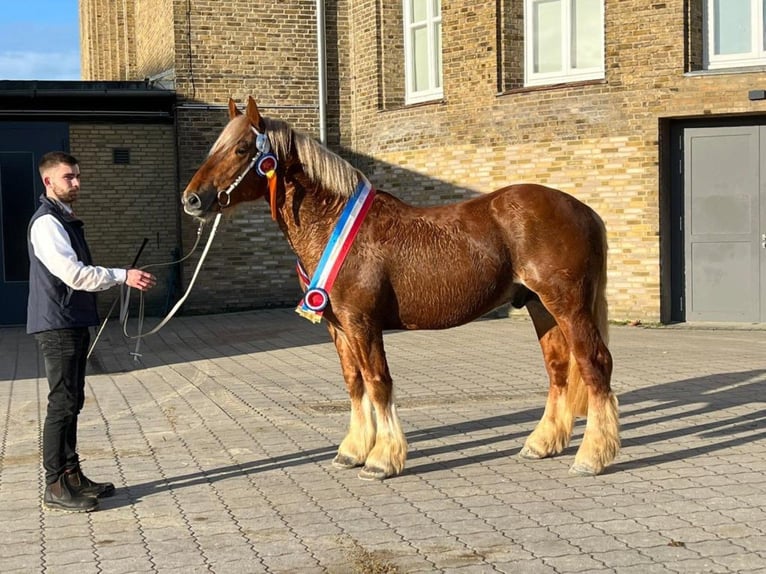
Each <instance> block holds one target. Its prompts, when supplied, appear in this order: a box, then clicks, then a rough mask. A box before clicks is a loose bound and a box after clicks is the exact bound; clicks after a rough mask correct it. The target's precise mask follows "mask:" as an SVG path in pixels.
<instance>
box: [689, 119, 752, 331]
mask: <svg viewBox="0 0 766 574" xmlns="http://www.w3.org/2000/svg"><path fill="white" fill-rule="evenodd" d="M683 225H684V262H685V264H684V275H685V291H686V297H685V302H686V305H685V306H686V309H685V315H686V320H687V321H735V322H755V323H760V322H766V127H764V126H742V127H709V128H688V129H685V130H684V223H683Z"/></svg>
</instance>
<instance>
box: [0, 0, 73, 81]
mask: <svg viewBox="0 0 766 574" xmlns="http://www.w3.org/2000/svg"><path fill="white" fill-rule="evenodd" d="M78 18H79V10H78V7H77V0H0V80H79V79H80V30H79V23H78Z"/></svg>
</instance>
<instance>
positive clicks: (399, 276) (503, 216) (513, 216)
mask: <svg viewBox="0 0 766 574" xmlns="http://www.w3.org/2000/svg"><path fill="white" fill-rule="evenodd" d="M229 117H230V120H229V123H228V124H227V125H226V127H225V128H224V130H223V131H222V132H221V134H220V136H219V137H218V140H217V141H216V142H215V144H214V145H213V147H212V148H211V150H210V153H209V155H208V157H207V159H206V160H205V162H204V163H203V164H202V166H200V168H199V169H198V170H197V172H196V173H195V174H194V177H192V179H191V181H190V182H189V185H188V186H187V187H186V189H185V190H184V192H183V195H182V203H183V206H184V210H185V211H186V213H188V214H189V215H192V216H194V217H196V218H199V219H208V218H211V217H213V216H214V215H215V214H217V213H218V212H221V211H222V210H224V209H227V208H230V207H233V206H234V205H236V204H238V203H240V202H243V201H252V200H256V199H259V198H265V200H266V201H267V202H268V203H269V205H270V208H271V213H272V217H273V218H274V219H275V220H276V222H277V224H278V225H279V227H280V229H281V230H282V232H283V233H284V235H285V238H286V239H287V241H288V243H289V244H290V247H291V248H292V249H293V251H294V252H295V253H296V255H297V256H298V259H299V261H300V263H302V265H303V267H304V268H305V270H306V272H307V274H308V276H309V277H311V276H312V275H313V274H314V273H315V271H316V270H317V266H318V265H319V264H320V263H321V261H320V258H321V257H322V255H323V250H324V249H325V246H326V244H327V243H328V240H331V238H332V236H333V235H334V226H335V224H336V222H337V221H338V219H339V217H341V213H342V212H343V210H344V207H345V206H346V204H347V202H349V200H350V198H351V197H352V196H353V194H354V193H355V188H356V187H357V184H359V183H360V182H366V178H365V177H364V175H363V174H362V173H360V172H359V171H358V170H357V169H355V168H354V167H353V166H351V165H350V164H349V163H348V162H346V161H345V160H343V159H342V158H340V157H339V156H337V155H335V154H334V153H332V152H330V151H328V150H327V149H326V148H324V147H323V146H322V145H320V144H319V143H318V142H317V141H315V140H313V139H311V138H310V137H308V136H306V135H304V134H301V133H298V132H296V131H294V130H293V129H292V128H291V127H290V126H289V125H288V124H287V123H285V122H283V121H280V120H276V119H273V118H268V117H264V116H262V115H261V114H260V112H259V110H258V107H257V106H256V104H255V101H254V100H253V98H252V97H251V98H249V99H248V103H247V111H246V113H245V114H242V113H241V112H240V111H239V110H238V109H237V106H236V104H235V103H234V101H233V100H229ZM264 160H265V164H266V167H265V169H260V168H259V169H252V168H253V166H254V165H259V164H261V163H263V161H264ZM606 255H607V245H606V230H605V227H604V224H603V222H602V220H601V218H600V217H599V216H598V215H597V214H596V213H595V212H594V211H593V210H592V209H591V208H589V207H588V206H586V205H585V204H583V203H581V202H580V201H578V200H577V199H575V198H574V197H572V196H570V195H567V194H565V193H563V192H561V191H557V190H555V189H551V188H548V187H543V186H540V185H532V184H521V185H511V186H508V187H504V188H502V189H499V190H497V191H495V192H493V193H488V194H485V195H481V196H479V197H475V198H471V199H468V200H466V201H462V202H459V203H455V204H452V205H441V206H434V207H413V206H411V205H407V204H405V203H403V202H402V201H400V200H399V199H397V198H396V197H394V196H393V195H389V194H388V193H385V192H382V191H378V192H377V194H376V195H374V199H373V200H372V201H371V203H370V204H369V209H368V211H367V212H366V217H365V218H364V220H363V221H362V222H361V225H360V226H359V228H358V234H357V235H356V239H355V240H354V242H353V244H352V245H351V247H350V249H349V250H348V254H347V256H346V258H345V260H344V261H343V263H342V266H341V267H340V271H339V272H338V273H337V276H336V278H335V282H334V284H333V286H332V290H331V292H330V293H329V304H328V305H327V307H326V308H325V309H324V319H325V320H326V325H327V328H328V330H329V332H330V336H331V337H332V340H333V342H334V343H335V347H336V349H337V352H338V355H339V357H340V363H341V368H342V371H343V377H344V379H345V383H346V387H347V389H348V394H349V396H350V398H351V417H350V423H349V428H348V433H347V435H346V437H345V438H344V439H343V441H342V442H341V444H340V446H339V448H338V453H337V456H335V458H334V460H333V465H334V466H336V467H338V468H354V467H359V466H361V467H362V468H361V470H360V471H359V478H362V479H379V480H380V479H384V478H387V477H390V476H394V475H397V474H399V473H401V472H402V470H403V469H404V465H405V459H406V457H407V441H406V439H405V436H404V432H403V431H402V427H401V424H400V421H399V416H398V414H397V411H396V403H395V401H394V389H393V382H392V379H391V374H390V372H389V369H388V363H387V362H386V354H385V351H384V348H383V332H384V331H385V330H387V329H444V328H447V327H454V326H457V325H461V324H464V323H467V322H469V321H472V320H474V319H476V318H478V317H480V316H482V315H483V314H485V313H487V312H488V311H491V310H492V309H494V308H495V307H498V306H499V305H502V304H505V303H508V302H510V303H511V304H513V305H514V306H515V307H517V308H520V307H522V306H526V308H527V310H528V312H529V314H530V316H531V319H532V322H533V324H534V328H535V331H536V333H537V337H538V339H539V342H540V346H541V347H542V354H543V358H544V360H545V367H546V370H547V372H548V376H549V378H550V386H549V390H548V398H547V402H546V405H545V410H544V412H543V415H542V418H541V420H540V421H539V423H538V424H537V426H536V427H535V429H534V430H533V432H532V433H531V434H530V435H529V437H528V438H527V440H526V443H525V444H524V446H523V448H522V449H521V452H520V453H519V454H520V456H521V457H523V458H528V459H539V458H544V457H549V456H553V455H556V454H559V453H560V452H561V451H562V450H564V448H566V447H567V446H568V444H569V441H570V437H571V435H572V430H573V426H574V420H575V417H576V416H577V415H587V423H586V426H585V432H584V436H583V439H582V444H581V446H580V447H579V449H578V451H577V454H576V455H575V459H574V463H573V464H572V466H571V468H570V473H571V474H575V475H595V474H599V473H600V472H602V471H603V470H604V468H605V467H606V466H607V465H609V464H610V463H611V462H612V461H613V460H614V458H615V456H616V455H617V452H618V450H619V447H620V438H619V423H618V411H617V399H616V397H615V395H614V394H613V392H612V391H611V387H610V378H611V373H612V357H611V355H610V353H609V350H608V349H607V346H606V343H607V304H606V298H605V287H606ZM301 286H302V288H303V289H304V290H305V289H306V280H303V281H301Z"/></svg>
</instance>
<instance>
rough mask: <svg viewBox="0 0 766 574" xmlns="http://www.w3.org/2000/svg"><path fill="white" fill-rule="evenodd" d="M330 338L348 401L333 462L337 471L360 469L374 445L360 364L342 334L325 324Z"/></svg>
mask: <svg viewBox="0 0 766 574" xmlns="http://www.w3.org/2000/svg"><path fill="white" fill-rule="evenodd" d="M327 329H328V330H329V331H330V336H331V337H332V340H333V342H334V343H335V349H336V350H337V351H338V357H339V358H340V366H341V370H342V371H343V379H344V380H345V382H346V389H347V390H348V396H349V398H350V399H351V420H350V421H349V426H348V433H347V434H346V437H345V438H344V439H343V441H342V442H341V443H340V447H338V454H337V455H336V456H335V458H334V459H333V461H332V464H333V466H335V467H336V468H354V467H357V466H362V465H363V464H364V461H365V460H366V459H367V455H368V454H369V453H370V451H371V450H372V447H373V445H374V444H375V417H374V415H373V412H372V405H371V403H370V399H369V398H368V397H367V394H366V393H365V390H364V381H363V379H362V373H361V371H360V370H359V363H358V361H357V360H356V358H355V357H354V354H353V352H352V351H351V347H350V345H349V343H348V340H347V339H346V336H345V334H344V333H343V332H342V331H339V330H338V329H336V328H335V327H333V326H332V325H331V324H329V323H328V324H327Z"/></svg>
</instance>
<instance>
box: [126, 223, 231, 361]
mask: <svg viewBox="0 0 766 574" xmlns="http://www.w3.org/2000/svg"><path fill="white" fill-rule="evenodd" d="M221 215H223V214H222V212H220V211H219V212H218V214H217V215H216V216H215V219H214V220H213V227H212V229H211V230H210V235H208V238H207V243H206V244H205V249H203V250H202V255H200V258H199V261H197V267H196V269H194V275H192V278H191V281H189V285H188V286H187V287H186V292H185V293H184V294H183V296H182V297H181V298H180V299H179V300H178V301H176V304H175V305H173V308H172V309H171V310H170V311H169V312H168V314H167V315H166V316H165V318H164V319H163V320H162V321H160V323H159V324H158V325H157V326H156V327H154V328H153V329H152V330H151V331H148V332H146V333H142V332H141V331H142V329H143V324H144V309H145V306H144V293H143V291H141V292H140V295H139V308H138V332H137V334H135V335H129V334H128V308H129V306H130V290H131V288H130V287H127V288H125V289H124V290H123V292H122V293H121V296H122V300H121V305H120V322H121V323H122V333H123V335H125V337H127V338H128V339H136V349H135V351H134V352H133V353H131V355H132V356H133V360H135V361H138V359H139V358H140V357H141V353H140V352H139V350H140V347H141V339H143V338H144V337H147V336H149V335H153V334H155V333H157V332H158V331H159V330H160V329H162V328H163V327H164V326H165V325H166V324H167V322H168V321H170V319H172V318H173V315H175V314H176V312H177V311H178V309H180V308H181V305H183V304H184V302H185V301H186V299H187V297H188V296H189V293H191V290H192V287H194V283H195V282H196V281H197V276H198V275H199V272H200V270H201V269H202V263H203V262H204V261H205V257H207V252H208V251H209V250H210V246H211V245H212V244H213V238H214V237H215V233H216V231H217V230H218V224H219V223H220V221H221ZM201 232H202V225H200V229H199V231H198V233H197V241H196V242H195V244H194V248H193V249H196V247H197V243H199V238H200V236H201ZM192 253H193V250H192V251H191V252H189V255H187V256H186V257H184V258H183V259H180V260H179V261H175V262H173V263H153V264H150V265H145V266H143V267H141V269H144V270H145V269H149V268H150V267H162V266H165V265H172V264H174V263H180V262H181V261H183V260H184V259H186V258H188V257H189V256H190V255H191V254H192Z"/></svg>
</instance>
